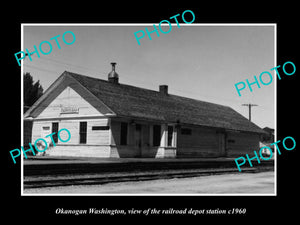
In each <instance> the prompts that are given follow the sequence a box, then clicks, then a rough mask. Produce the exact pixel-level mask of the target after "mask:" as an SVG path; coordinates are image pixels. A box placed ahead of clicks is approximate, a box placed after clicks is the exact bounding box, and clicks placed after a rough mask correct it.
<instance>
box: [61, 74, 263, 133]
mask: <svg viewBox="0 0 300 225" xmlns="http://www.w3.org/2000/svg"><path fill="white" fill-rule="evenodd" d="M66 73H67V74H69V75H70V76H72V77H73V78H74V79H76V80H77V81H78V82H79V83H80V84H81V85H83V86H84V87H85V88H86V89H88V90H89V91H90V92H91V93H92V94H93V95H94V96H96V97H97V98H98V99H99V100H101V101H102V102H103V103H104V104H105V105H106V106H108V107H109V108H110V109H111V110H112V111H113V112H114V113H115V114H116V115H117V116H121V117H122V116H123V117H133V118H141V119H148V120H157V121H167V122H173V123H176V122H177V121H179V122H180V123H181V124H191V125H200V126H206V127H216V128H225V129H230V130H235V131H247V132H255V133H264V131H263V130H262V129H261V128H259V127H258V126H257V125H255V124H254V123H252V122H249V120H248V119H246V118H245V117H243V116H242V115H241V114H239V113H237V112H236V111H235V110H233V109H232V108H230V107H228V106H223V105H218V104H213V103H209V102H204V101H199V100H195V99H190V98H185V97H181V96H177V95H172V94H168V95H162V94H161V93H160V92H158V91H153V90H148V89H144V88H138V87H134V86H130V85H125V84H114V83H110V82H108V81H106V80H101V79H97V78H92V77H88V76H83V75H79V74H75V73H71V72H66Z"/></svg>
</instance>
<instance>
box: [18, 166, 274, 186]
mask: <svg viewBox="0 0 300 225" xmlns="http://www.w3.org/2000/svg"><path fill="white" fill-rule="evenodd" d="M268 170H273V167H258V168H255V167H252V168H244V169H243V171H242V172H248V173H249V172H252V173H255V172H261V171H268ZM224 173H240V172H238V171H237V168H214V169H193V170H170V171H165V170H163V171H147V172H130V173H128V172H119V173H101V174H99V173H97V174H76V175H72V174H64V175H53V176H24V185H23V186H24V188H25V189H28V188H43V187H56V186H68V185H93V184H106V183H113V182H129V181H146V180H155V179H172V178H186V177H196V176H205V175H212V174H224Z"/></svg>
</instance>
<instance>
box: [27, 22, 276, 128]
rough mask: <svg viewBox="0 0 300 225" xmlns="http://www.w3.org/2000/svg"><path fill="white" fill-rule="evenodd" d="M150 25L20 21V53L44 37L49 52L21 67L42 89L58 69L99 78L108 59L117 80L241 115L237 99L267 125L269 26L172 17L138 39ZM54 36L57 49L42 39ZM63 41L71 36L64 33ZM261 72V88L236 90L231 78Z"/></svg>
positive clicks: (270, 106)
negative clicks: (265, 74)
mask: <svg viewBox="0 0 300 225" xmlns="http://www.w3.org/2000/svg"><path fill="white" fill-rule="evenodd" d="M153 24H154V23H153ZM153 24H149V23H148V24H127V25H125V26H124V25H120V24H119V25H117V24H105V25H104V24H98V25H87V24H64V25H60V26H59V24H54V25H51V26H50V25H46V24H45V25H42V24H36V25H33V24H23V25H24V27H23V40H22V41H23V45H22V46H23V47H22V49H21V51H25V49H26V48H27V49H28V51H29V52H32V51H34V47H33V46H34V45H35V46H37V48H38V47H39V45H40V43H41V42H42V41H49V42H50V43H51V44H52V51H51V53H50V54H48V55H43V54H41V53H40V58H38V56H37V55H36V54H33V55H32V56H31V57H32V61H30V60H29V58H28V57H26V58H25V60H23V61H22V63H23V65H22V71H23V72H24V73H25V72H29V73H30V74H31V75H32V76H33V79H34V81H37V80H39V81H40V84H41V85H42V87H43V88H44V91H45V90H46V89H47V88H48V87H49V86H50V85H51V84H52V83H53V82H54V81H55V80H56V79H57V78H58V77H59V76H60V75H61V74H62V73H63V72H64V71H70V72H74V73H79V74H82V75H86V76H91V77H96V78H99V79H104V80H107V75H108V73H109V72H110V71H111V65H110V63H111V62H116V63H117V65H116V72H117V73H118V74H119V82H120V83H123V84H129V85H133V86H138V87H142V88H147V89H151V90H158V89H159V85H161V84H165V85H168V87H169V93H170V94H175V95H180V96H184V97H188V98H194V99H198V100H201V101H207V102H212V103H216V104H221V105H226V106H229V107H231V108H233V109H234V110H236V111H237V112H239V113H240V114H242V115H243V116H245V117H246V118H248V107H245V106H242V104H244V103H252V104H257V105H258V106H256V107H253V108H252V122H254V123H255V124H257V125H258V126H260V127H261V128H263V127H266V126H268V127H271V128H275V123H274V118H275V117H274V116H275V112H274V111H275V104H274V101H275V90H274V88H275V83H276V79H275V77H276V75H275V72H274V71H270V69H271V68H273V67H275V66H277V65H275V59H274V58H275V54H276V52H275V49H274V30H275V28H274V26H273V25H272V24H264V25H261V24H260V25H259V24H257V25H256V24H251V25H247V26H245V25H233V24H226V25H220V24H219V25H217V24H189V25H188V24H184V23H183V24H180V28H178V27H177V24H176V23H175V24H172V29H171V31H170V32H169V33H161V32H159V36H157V34H156V33H155V32H154V33H151V34H150V35H151V38H152V40H149V38H148V36H147V34H145V37H144V38H142V39H140V43H141V44H140V45H138V43H137V41H136V39H135V36H134V33H135V32H137V31H140V30H143V31H144V32H145V28H146V27H147V28H148V30H149V31H151V30H153V29H154V27H153ZM156 25H157V24H156ZM157 27H158V26H157ZM162 29H163V30H165V31H167V30H168V29H169V27H168V25H167V24H166V27H165V26H163V27H162ZM66 31H72V32H73V33H74V35H75V37H76V40H75V42H74V43H73V44H71V45H66V44H65V43H64V42H63V41H62V35H63V34H64V32H66ZM57 35H60V37H58V38H57V40H58V42H59V44H60V46H61V49H59V48H58V46H57V44H56V43H55V40H50V38H52V37H54V36H57ZM138 35H141V34H140V33H139V34H138ZM65 39H66V41H67V42H72V40H73V37H72V35H71V34H66V35H65ZM42 50H43V51H44V52H47V51H48V50H49V46H48V45H47V44H43V45H42ZM263 71H269V72H270V73H271V74H272V75H273V82H272V83H271V84H270V85H266V86H264V85H261V88H258V87H257V86H256V85H253V86H252V88H253V92H250V91H249V88H246V89H244V90H242V91H241V95H242V96H239V95H238V93H237V91H236V89H235V84H236V83H238V82H241V81H244V82H245V80H246V79H249V81H250V82H254V76H257V78H259V75H260V74H261V73H262V72H263ZM263 80H264V81H265V82H267V81H268V78H267V77H266V78H264V79H263Z"/></svg>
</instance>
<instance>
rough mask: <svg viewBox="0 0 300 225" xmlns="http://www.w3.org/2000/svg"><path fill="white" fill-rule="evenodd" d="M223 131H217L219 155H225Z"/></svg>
mask: <svg viewBox="0 0 300 225" xmlns="http://www.w3.org/2000/svg"><path fill="white" fill-rule="evenodd" d="M225 137H226V136H225V133H219V151H220V155H221V156H225V155H226V146H225V145H226V140H225Z"/></svg>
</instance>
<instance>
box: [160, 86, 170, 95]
mask: <svg viewBox="0 0 300 225" xmlns="http://www.w3.org/2000/svg"><path fill="white" fill-rule="evenodd" d="M159 93H161V94H162V95H168V85H159Z"/></svg>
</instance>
